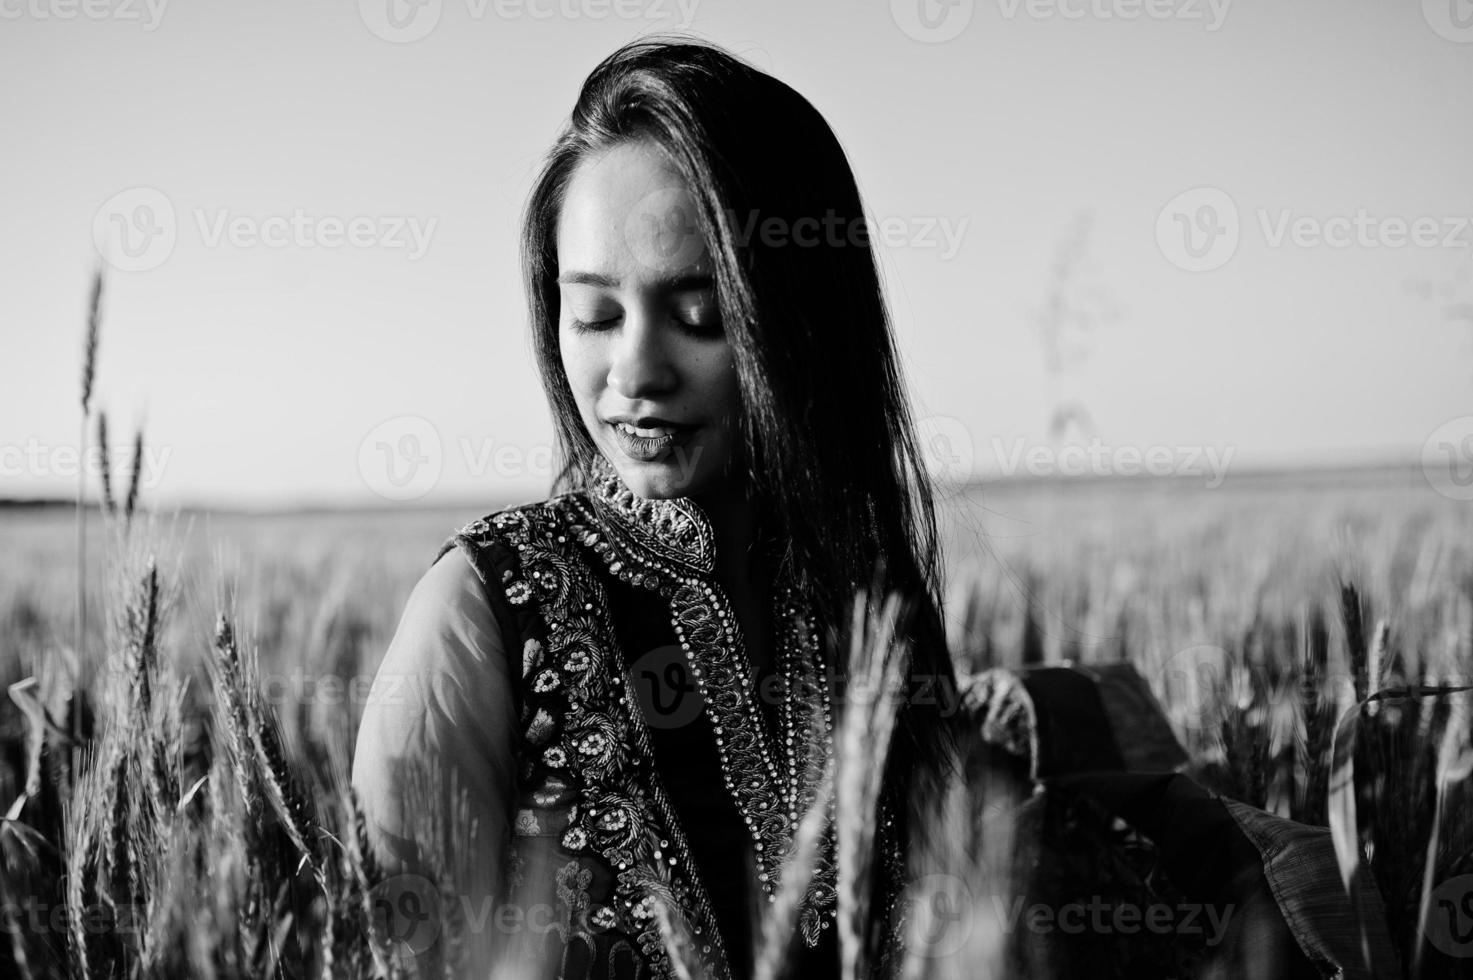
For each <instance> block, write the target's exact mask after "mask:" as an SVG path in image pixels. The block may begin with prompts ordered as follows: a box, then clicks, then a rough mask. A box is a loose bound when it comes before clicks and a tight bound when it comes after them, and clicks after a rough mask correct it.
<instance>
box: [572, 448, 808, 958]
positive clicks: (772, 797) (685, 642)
mask: <svg viewBox="0 0 1473 980" xmlns="http://www.w3.org/2000/svg"><path fill="white" fill-rule="evenodd" d="M597 472H598V478H597V479H596V480H595V482H594V485H593V488H592V490H591V491H590V492H589V494H588V495H587V498H586V502H585V500H584V499H580V497H579V496H578V495H569V496H568V497H566V498H565V503H564V506H566V507H567V508H568V510H569V511H570V512H572V513H574V514H576V517H574V521H575V523H574V524H573V525H572V527H573V529H574V530H575V532H578V531H582V532H583V535H582V536H580V541H581V542H582V543H583V544H584V545H585V546H586V547H589V548H590V549H591V550H593V551H594V553H595V554H597V555H598V556H599V557H600V558H601V559H602V560H603V561H604V562H605V564H606V565H607V566H608V568H609V571H611V572H613V573H614V574H615V575H617V576H619V577H620V578H621V579H623V580H625V581H628V582H631V583H633V584H635V585H639V586H643V587H645V588H649V589H652V590H654V591H656V592H658V593H659V594H660V595H662V596H663V597H665V598H666V599H667V600H668V601H669V602H670V612H671V625H672V626H673V627H674V630H675V635H676V639H677V640H678V642H679V643H680V647H681V650H682V651H683V652H684V653H685V655H686V658H687V660H688V661H689V663H690V667H691V673H692V675H693V676H694V678H695V681H696V684H697V687H698V689H699V691H700V694H701V697H702V699H703V701H704V704H705V706H706V710H708V711H709V712H710V717H711V724H712V728H713V731H714V733H715V736H716V746H717V750H718V752H719V754H720V758H721V765H722V776H723V780H724V782H725V783H726V786H727V789H728V790H729V791H730V792H731V794H732V799H733V800H734V802H735V803H736V805H737V808H738V810H739V812H740V813H741V815H742V820H743V823H745V824H746V826H747V829H748V832H749V833H750V834H751V835H752V846H753V850H754V852H755V856H756V860H757V865H758V873H757V878H758V882H759V884H760V886H761V888H762V890H763V893H764V894H765V895H766V897H767V900H768V901H769V902H772V901H775V900H776V898H777V892H778V889H779V887H780V884H781V882H780V877H781V873H780V872H781V867H782V864H783V861H784V859H785V858H786V856H787V855H788V853H789V851H790V850H791V848H792V844H793V834H794V832H795V831H796V828H797V826H798V822H799V821H800V820H801V819H802V815H803V814H804V813H805V812H807V810H808V808H809V807H810V806H811V805H812V803H813V800H814V796H815V790H816V786H817V783H818V779H819V775H820V774H821V772H822V768H823V766H824V764H825V762H826V761H827V760H828V759H829V758H831V757H832V754H833V709H832V705H831V703H830V695H829V687H828V684H827V683H826V680H827V679H826V678H824V677H823V676H822V667H821V665H820V663H819V658H820V656H821V645H820V643H819V640H818V636H817V635H816V633H815V632H814V631H813V629H812V628H811V624H810V623H808V622H807V619H808V617H807V615H806V612H807V611H806V610H804V609H801V608H800V607H799V602H798V593H797V591H796V590H795V589H794V588H793V586H792V584H791V583H788V582H784V583H780V584H779V587H778V588H776V589H774V606H773V622H774V623H775V624H776V626H777V628H776V630H775V631H774V636H775V638H776V640H777V646H778V663H779V667H780V670H781V673H782V679H783V683H784V687H785V692H786V694H787V695H788V696H786V697H784V698H783V701H782V705H781V708H780V712H779V714H780V721H781V723H782V728H783V731H782V742H781V745H780V746H779V744H778V737H777V733H772V732H770V730H769V728H768V725H767V719H766V717H765V716H764V715H763V714H762V711H761V707H760V705H759V704H758V700H757V699H758V696H759V692H757V691H756V690H755V672H754V671H753V670H752V667H751V661H750V659H749V658H748V656H747V652H746V646H745V643H744V642H743V639H742V636H741V633H740V632H739V630H738V628H737V620H736V614H735V611H734V610H733V609H732V607H731V603H730V601H729V600H728V599H727V597H726V596H725V594H724V593H723V591H722V589H721V587H720V586H719V585H718V584H717V583H716V582H715V581H714V580H713V579H712V578H711V574H710V572H711V570H712V569H714V567H715V560H714V548H713V547H712V546H711V542H712V541H713V535H712V532H711V527H710V523H709V521H708V520H707V518H706V516H705V514H704V513H703V512H702V511H701V509H700V507H699V506H698V505H696V504H695V503H693V502H692V501H690V500H688V499H685V498H673V499H665V500H653V499H651V500H646V499H644V498H640V497H637V496H636V495H635V494H634V493H633V491H631V490H629V488H628V487H627V486H626V485H625V484H624V482H623V480H622V479H621V478H620V477H619V476H618V474H617V473H616V472H615V471H614V470H613V468H612V466H611V465H610V464H609V463H608V462H607V461H606V460H603V459H602V457H600V459H599V462H598V466H597ZM652 529H655V530H652ZM656 530H657V531H658V533H656ZM667 535H668V538H667ZM652 539H653V540H654V541H655V542H656V543H657V544H658V543H663V542H665V541H666V540H669V541H670V542H672V545H671V547H668V548H664V547H662V548H651V547H649V546H648V543H649V542H650V541H651V540H652ZM687 568H699V569H701V572H700V573H699V574H691V573H689V572H687V571H685V569H687ZM800 622H802V623H803V625H802V627H800V626H799V623H800ZM795 691H817V692H818V695H819V699H820V704H819V715H820V717H821V720H822V727H823V730H822V734H821V736H820V734H819V733H818V732H817V731H816V730H815V729H814V725H813V719H812V718H811V717H810V715H809V713H808V712H805V711H802V710H800V708H799V705H798V704H797V699H796V697H794V696H793V692H795ZM817 745H821V746H822V752H823V756H822V757H819V756H818V755H817V754H816V752H815V751H813V749H814V747H815V746H817ZM828 809H829V817H830V819H829V829H830V839H828V840H826V841H825V844H826V847H825V848H823V849H821V852H820V858H819V861H818V864H817V867H816V868H815V869H814V875H813V881H812V882H811V884H810V885H809V889H808V892H807V893H806V895H805V901H804V904H803V909H802V912H801V913H800V923H799V931H800V933H801V934H802V936H803V938H804V941H805V942H806V943H808V944H809V945H810V946H812V945H816V944H817V942H818V937H819V930H820V929H821V928H825V927H827V926H828V925H829V923H830V922H831V921H832V920H833V919H834V917H835V915H836V910H837V902H836V900H835V893H834V867H833V859H832V855H833V852H832V839H831V837H832V833H831V832H832V827H833V819H832V818H833V802H832V799H830V801H829V808H828Z"/></svg>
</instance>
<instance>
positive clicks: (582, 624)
mask: <svg viewBox="0 0 1473 980" xmlns="http://www.w3.org/2000/svg"><path fill="white" fill-rule="evenodd" d="M863 215H864V211H863V208H862V205H861V202H860V199H859V194H858V191H857V188H856V185H855V180H854V176H853V174H852V172H851V171H850V168H849V165H848V161H847V160H846V158H845V155H844V152H843V150H842V149H841V147H840V145H839V143H838V141H837V139H836V138H835V136H834V134H833V133H832V131H831V130H830V129H829V127H828V125H827V124H826V123H825V121H824V119H823V117H822V116H821V115H820V114H819V113H818V112H817V110H815V109H814V108H813V107H812V106H811V105H810V104H809V103H808V102H807V101H806V100H805V99H804V98H803V97H802V96H800V95H799V94H798V93H796V92H795V91H794V90H793V89H791V88H789V87H788V86H787V85H785V84H783V83H782V82H780V81H778V80H776V79H775V78H772V77H770V76H768V75H766V74H763V73H762V72H760V71H757V70H756V69H754V68H752V67H750V66H748V65H746V64H744V63H742V62H741V61H739V60H737V59H736V58H734V57H732V56H731V55H729V54H727V53H725V52H724V51H722V50H720V49H718V48H716V47H713V46H710V45H707V44H703V43H697V42H692V41H685V40H659V39H655V40H643V41H640V42H637V43H633V44H630V45H628V46H626V47H624V48H621V49H620V50H618V51H616V52H615V53H614V54H613V55H611V56H610V57H609V58H607V59H606V60H605V61H604V62H603V63H602V64H600V65H599V66H598V67H597V68H595V69H594V71H593V73H592V74H591V75H590V76H589V77H588V78H587V80H586V81H585V82H584V85H583V87H582V90H581V91H580V93H579V96H578V100H577V103H576V105H575V106H574V107H573V111H572V116H571V119H570V121H569V123H568V125H567V127H566V128H565V130H564V131H563V133H562V134H561V135H560V136H559V138H558V140H557V142H556V144H555V145H554V146H553V148H552V151H551V153H550V154H549V156H548V159H547V161H546V164H545V166H544V167H543V169H542V172H541V174H540V176H539V177H538V179H537V181H536V184H535V186H534V189H533V191H532V194H531V199H530V201H529V204H528V208H527V211H526V218H525V224H524V230H523V244H524V274H525V280H526V287H527V290H528V294H529V296H530V303H531V313H532V316H531V320H532V328H533V332H534V338H535V347H536V354H537V360H538V366H539V369H540V372H541V376H542V381H543V386H544V389H545V391H546V394H547V397H548V401H549V403H550V405H551V407H552V414H553V418H554V421H555V425H556V430H557V438H558V443H559V448H560V450H561V452H562V454H563V458H564V459H565V461H566V466H565V469H564V471H563V473H562V474H561V476H560V477H559V480H558V486H557V487H555V488H554V489H555V490H561V492H559V493H556V494H555V495H554V496H553V497H551V498H550V499H548V500H545V501H539V502H535V503H529V504H525V505H522V506H519V507H513V508H508V509H506V510H503V511H499V512H497V513H495V514H491V515H488V516H487V517H486V518H483V519H481V520H478V521H475V522H473V523H472V524H470V525H468V526H467V527H465V528H463V529H462V530H461V532H460V533H459V534H457V535H455V536H454V537H453V538H452V539H451V540H449V541H447V542H446V543H445V544H444V546H442V548H441V550H440V555H439V557H438V559H437V561H436V562H435V563H434V565H433V567H432V568H431V569H430V570H429V572H427V573H426V574H425V576H424V577H423V579H422V580H421V581H420V582H419V584H418V585H417V586H416V588H415V590H414V592H413V595H412V596H411V598H410V600H409V603H408V605H407V608H406V609H405V612H404V615H403V618H402V620H401V622H400V625H399V629H398V631H397V633H396V635H395V637H394V640H393V642H392V644H391V646H390V648H389V651H388V653H387V655H386V657H385V660H384V662H383V665H382V667H381V668H380V674H379V678H380V681H381V683H379V684H377V685H376V688H375V689H376V690H377V691H380V692H382V694H383V696H382V697H376V698H374V699H373V703H372V704H371V705H370V706H369V707H368V709H367V710H366V712H365V714H364V718H363V723H362V728H361V730H360V735H359V740H358V747H357V753H356V756H355V760H354V775H353V779H354V784H355V787H356V789H357V791H358V794H359V796H360V799H361V803H362V806H363V809H364V811H365V814H366V817H367V820H366V824H367V831H368V836H369V839H370V840H371V841H372V843H373V845H374V851H375V854H376V856H377V857H378V858H379V860H380V862H381V863H382V864H383V865H384V870H385V872H386V873H387V874H389V875H391V876H393V875H394V874H395V873H396V872H398V875H397V876H393V877H390V878H389V879H388V880H387V882H386V884H385V885H384V886H381V890H380V893H379V898H380V899H381V903H382V906H383V909H384V910H385V912H386V916H385V918H384V920H383V921H382V922H381V923H380V925H381V928H384V929H386V930H387V931H388V932H389V933H391V935H390V937H389V938H391V939H397V940H400V941H401V947H402V948H406V949H409V950H410V951H411V952H412V953H414V954H421V953H423V954H424V955H425V956H426V957H427V958H432V957H433V958H444V957H448V956H456V957H459V958H460V960H461V964H462V968H463V969H465V970H466V972H482V975H483V969H484V966H485V963H486V962H488V961H489V958H490V957H492V956H493V955H494V954H495V952H496V947H497V946H498V945H502V946H514V947H517V949H518V950H519V953H520V954H522V955H525V956H529V957H532V958H533V959H536V960H537V961H538V962H539V963H541V964H542V967H544V968H545V969H546V972H547V973H548V975H557V976H562V977H583V976H590V977H591V976H595V975H596V976H599V977H605V976H611V977H624V976H628V977H635V976H646V975H657V976H661V975H673V974H674V973H675V972H676V970H677V969H678V967H679V964H677V963H674V962H672V960H671V958H670V956H669V955H668V953H667V947H666V944H665V943H664V942H663V941H662V939H661V936H662V929H661V922H662V920H663V921H665V922H666V923H667V925H666V927H665V931H666V932H668V931H670V930H671V929H673V930H674V931H675V932H677V933H679V932H681V931H682V929H683V930H684V931H685V932H686V934H687V936H688V939H689V951H690V952H691V953H692V954H693V956H694V959H693V960H692V962H693V963H694V964H695V965H696V967H697V968H698V969H699V970H700V971H701V972H703V973H704V974H705V975H707V976H711V977H727V976H733V977H739V976H748V975H750V974H751V973H752V971H753V969H754V962H753V949H754V947H755V946H756V945H757V940H758V938H759V937H758V936H757V935H756V934H755V930H754V929H753V922H754V920H755V918H756V916H755V914H754V909H757V908H761V907H763V906H766V905H769V904H770V903H771V902H772V901H773V900H774V899H775V898H776V897H777V896H778V894H779V891H780V885H781V880H782V875H781V873H780V870H781V868H780V866H781V863H782V857H783V855H784V854H785V853H787V850H788V848H789V846H790V844H791V841H792V839H793V835H794V833H795V830H796V827H797V825H798V823H799V821H800V820H801V818H802V817H803V815H804V814H805V813H806V812H807V811H808V810H809V808H810V807H811V806H812V805H813V804H814V801H815V800H816V799H817V791H816V787H817V785H818V782H819V774H820V772H821V770H822V769H823V766H824V761H825V759H826V758H827V757H828V756H829V754H830V745H831V742H832V731H833V728H834V725H835V724H836V722H837V721H838V716H839V715H840V714H841V713H842V711H843V710H844V706H843V703H842V702H843V698H842V697H841V696H839V694H840V693H841V692H842V688H841V686H840V685H839V684H836V683H835V679H836V678H837V679H838V680H840V681H842V671H843V669H844V661H843V658H841V657H840V656H839V655H838V647H839V645H840V632H841V627H843V626H845V625H846V624H848V622H849V621H850V607H851V603H852V602H853V599H854V595H855V592H856V590H857V589H871V590H874V591H875V592H878V591H879V590H883V591H887V592H895V593H899V594H901V595H903V596H905V597H907V599H908V601H909V609H910V614H909V615H908V616H907V617H906V618H905V620H904V622H903V627H902V634H903V636H904V638H905V639H907V640H908V641H909V648H910V659H909V668H908V669H909V671H910V678H911V680H913V681H915V682H916V684H917V686H920V685H922V684H925V685H927V686H931V687H934V686H935V685H937V684H939V685H942V686H943V687H946V686H949V685H950V684H951V683H952V673H951V665H950V660H949V658H948V656H947V655H946V651H945V645H944V641H943V630H942V627H941V617H940V612H939V607H940V604H939V588H940V586H939V582H938V571H937V561H938V558H937V546H936V531H935V518H934V515H933V512H932V509H931V495H930V490H929V486H928V482H927V478H926V475H925V472H924V469H923V467H922V465H921V462H920V459H919V454H918V450H917V446H916V443H915V441H914V438H913V435H912V423H911V419H910V417H909V415H908V410H907V407H906V406H907V401H906V397H905V394H904V391H903V387H902V383H901V379H900V374H899V368H898V365H897V358H896V352H895V347H894V342H893V339H892V336H891V332H890V327H889V323H888V320H887V316H886V312H885V306H884V303H883V298H882V293H881V287H880V282H879V277H878V274H877V271H876V265H875V260H874V256H873V254H872V253H871V250H870V248H869V246H868V241H867V237H866V235H865V234H864V217H863ZM815 693H818V694H819V695H820V696H819V697H816V698H815V697H813V696H812V695H813V694H815ZM805 695H807V696H805ZM940 703H944V701H943V700H942V699H933V698H911V699H907V700H904V701H903V702H902V705H901V708H900V710H899V715H898V719H897V728H896V736H895V738H894V739H893V743H892V746H891V749H890V752H889V756H888V763H887V766H886V768H885V771H884V780H883V787H884V788H883V793H882V796H881V803H880V807H879V812H878V813H876V814H874V815H873V817H872V819H873V821H874V823H875V825H876V826H878V827H879V832H878V834H877V840H876V843H875V848H874V854H873V859H874V865H875V868H876V881H877V883H878V888H877V889H876V896H875V900H874V901H872V902H871V903H870V906H869V910H870V913H869V924H868V926H867V927H866V928H865V929H863V938H864V940H865V946H866V948H867V949H868V950H869V953H868V955H870V956H872V957H875V958H877V959H879V960H882V961H883V959H884V957H885V956H886V955H887V954H888V953H889V952H891V951H893V950H894V948H895V945H896V944H895V942H894V938H895V934H896V931H897V928H898V923H899V921H900V916H899V912H898V899H899V895H900V892H901V885H902V883H903V880H904V876H905V874H906V870H905V865H906V862H907V860H909V859H910V858H911V856H912V853H913V852H914V851H915V850H916V849H917V848H919V847H920V846H922V844H923V843H924V842H923V841H921V840H919V836H920V834H921V832H922V830H923V828H924V826H925V825H926V818H925V815H924V814H923V813H922V812H921V808H922V807H923V806H924V805H925V802H924V801H928V800H934V799H935V798H936V797H937V795H938V792H937V791H938V788H939V787H941V786H942V785H943V783H944V781H945V779H946V778H947V775H948V773H949V772H950V770H951V769H952V767H953V759H954V755H955V737H954V735H953V734H952V732H951V730H950V726H951V724H952V722H951V720H950V719H949V716H947V715H946V713H945V712H944V711H942V710H941V709H940V707H939V704H940ZM851 816H852V815H851ZM451 817H453V818H454V819H448V818H451ZM833 864H834V861H833V853H832V845H830V846H829V847H828V848H826V849H823V851H822V854H821V856H820V858H819V859H818V861H817V866H816V870H815V872H814V875H813V880H812V882H811V883H810V885H809V886H808V887H807V889H806V892H805V893H804V894H803V895H802V902H801V906H800V908H799V909H798V911H797V922H798V928H797V938H796V939H795V940H794V941H793V944H792V957H793V959H794V960H796V961H797V962H798V963H800V964H801V966H802V970H803V973H804V974H805V975H807V974H813V973H816V974H818V975H834V974H836V973H837V966H838V953H837V946H838V943H837V941H836V940H835V933H836V932H837V929H836V928H835V927H834V924H833V923H834V912H835V906H836V900H835V879H834V870H833ZM447 876H448V877H449V878H450V879H451V880H448V881H447V880H445V879H446V877H447ZM529 896H530V897H529ZM447 901H448V902H449V904H448V905H447V904H446V902H447ZM437 904H438V909H436V908H435V906H436V905H437ZM487 913H490V914H489V916H488V914H487ZM672 922H673V925H670V923H672ZM447 923H450V924H453V925H454V926H455V927H456V928H455V929H454V930H453V931H454V932H455V934H456V935H457V936H459V937H462V938H461V939H458V940H456V941H455V942H454V943H452V942H450V941H449V940H448V938H447V937H448V935H449V934H450V932H451V931H452V930H450V929H445V928H442V926H444V925H445V924H447ZM467 963H469V964H470V965H469V966H466V965H465V964H467ZM882 965H883V964H882Z"/></svg>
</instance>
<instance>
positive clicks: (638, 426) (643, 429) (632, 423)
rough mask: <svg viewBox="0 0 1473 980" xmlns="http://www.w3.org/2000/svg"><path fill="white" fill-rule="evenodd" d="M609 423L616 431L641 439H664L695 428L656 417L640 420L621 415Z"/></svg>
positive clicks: (645, 417) (651, 416)
mask: <svg viewBox="0 0 1473 980" xmlns="http://www.w3.org/2000/svg"><path fill="white" fill-rule="evenodd" d="M608 421H609V424H611V425H613V426H614V428H615V429H618V430H620V431H622V432H624V433H626V434H627V435H631V436H634V437H636V438H639V439H663V438H665V437H666V436H677V435H679V434H680V433H681V432H684V431H686V430H689V429H691V428H693V426H690V425H686V424H684V423H681V422H672V421H670V420H669V419H664V418H660V417H659V416H655V415H641V416H639V417H638V418H635V417H633V416H628V415H621V416H616V417H615V418H612V419H609V420H608Z"/></svg>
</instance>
